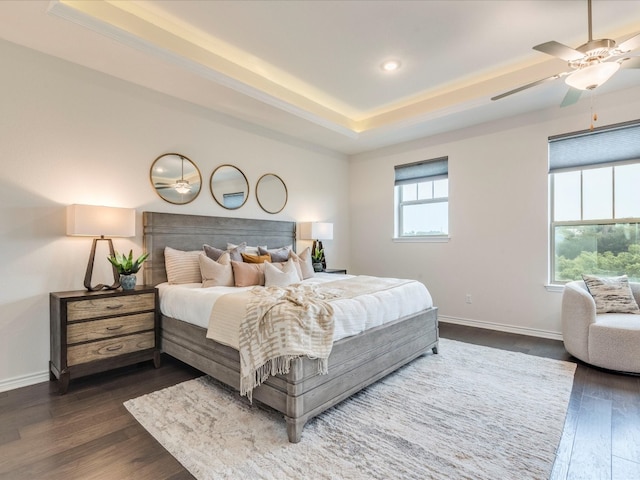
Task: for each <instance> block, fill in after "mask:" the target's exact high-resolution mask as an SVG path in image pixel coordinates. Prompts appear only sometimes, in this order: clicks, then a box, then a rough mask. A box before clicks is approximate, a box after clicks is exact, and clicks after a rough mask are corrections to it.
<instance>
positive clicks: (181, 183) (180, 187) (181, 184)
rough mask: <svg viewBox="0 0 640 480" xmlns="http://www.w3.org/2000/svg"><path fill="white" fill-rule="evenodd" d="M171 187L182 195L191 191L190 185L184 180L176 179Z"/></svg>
mask: <svg viewBox="0 0 640 480" xmlns="http://www.w3.org/2000/svg"><path fill="white" fill-rule="evenodd" d="M173 188H175V190H176V192H178V193H180V194H182V195H184V194H185V193H189V192H190V191H191V185H189V182H188V181H186V180H178V181H177V182H176V184H175V186H174V187H173Z"/></svg>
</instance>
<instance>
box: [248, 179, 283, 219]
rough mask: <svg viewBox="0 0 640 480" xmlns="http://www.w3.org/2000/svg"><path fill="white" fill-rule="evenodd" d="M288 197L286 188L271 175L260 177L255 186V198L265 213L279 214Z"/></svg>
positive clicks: (279, 180) (280, 180)
mask: <svg viewBox="0 0 640 480" xmlns="http://www.w3.org/2000/svg"><path fill="white" fill-rule="evenodd" d="M288 196H289V194H288V193H287V186H286V185H285V184H284V182H283V181H282V179H281V178H280V177H279V176H278V175H275V174H273V173H267V174H265V175H263V176H261V177H260V179H259V180H258V183H257V184H256V198H257V199H258V203H259V204H260V207H262V209H263V210H264V211H265V212H267V213H278V212H281V211H282V209H283V208H284V206H285V205H286V204H287V198H288Z"/></svg>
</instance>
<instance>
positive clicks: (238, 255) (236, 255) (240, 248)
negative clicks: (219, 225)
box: [202, 243, 257, 262]
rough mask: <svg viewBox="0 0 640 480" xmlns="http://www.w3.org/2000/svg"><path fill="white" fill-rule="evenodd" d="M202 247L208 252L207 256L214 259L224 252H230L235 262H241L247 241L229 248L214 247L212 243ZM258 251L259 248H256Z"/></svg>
mask: <svg viewBox="0 0 640 480" xmlns="http://www.w3.org/2000/svg"><path fill="white" fill-rule="evenodd" d="M227 245H231V244H230V243H227ZM202 248H203V250H204V253H206V254H207V257H209V258H210V259H212V260H218V258H219V257H220V255H222V254H223V253H224V252H229V255H231V260H233V261H234V262H241V261H242V253H243V252H244V250H245V248H246V243H241V244H240V245H234V246H233V248H227V250H221V249H219V248H216V247H212V246H211V245H207V244H205V245H203V246H202ZM256 253H257V249H256Z"/></svg>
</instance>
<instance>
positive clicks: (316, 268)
mask: <svg viewBox="0 0 640 480" xmlns="http://www.w3.org/2000/svg"><path fill="white" fill-rule="evenodd" d="M307 265H308V264H307ZM322 270H323V268H322V263H314V264H313V271H314V272H321V271H322Z"/></svg>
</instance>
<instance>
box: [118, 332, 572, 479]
mask: <svg viewBox="0 0 640 480" xmlns="http://www.w3.org/2000/svg"><path fill="white" fill-rule="evenodd" d="M439 351H440V353H439V354H438V355H432V354H428V355H426V356H423V357H421V358H419V359H417V360H415V361H413V362H412V363H410V364H409V365H407V366H405V367H403V368H402V369H400V370H398V371H397V372H395V373H393V374H391V375H389V376H387V377H385V378H384V379H382V380H380V381H379V382H377V383H375V384H374V385H371V386H370V387H368V388H366V389H365V390H363V391H361V392H360V393H358V394H356V395H354V396H352V397H351V398H349V399H347V400H345V401H343V402H342V403H340V404H338V405H337V406H336V407H334V408H331V409H329V410H327V411H326V412H324V413H322V414H321V415H320V416H318V417H316V418H314V419H312V420H310V421H309V422H308V423H307V425H306V426H305V428H304V431H303V434H302V441H301V442H300V443H298V444H291V443H289V442H288V440H287V433H286V425H285V421H284V419H283V417H282V415H281V414H279V413H277V412H274V411H273V410H271V409H269V408H268V407H264V406H260V405H258V404H257V403H255V402H254V404H253V405H251V404H249V402H248V401H247V400H246V398H244V397H242V398H241V397H239V395H238V394H237V393H235V392H233V391H231V390H230V389H228V388H226V387H224V386H222V385H221V384H219V383H218V382H216V381H215V380H212V379H211V378H210V377H208V376H204V377H200V378H197V379H195V380H190V381H187V382H184V383H181V384H178V385H175V386H173V387H169V388H166V389H163V390H160V391H157V392H153V393H150V394H148V395H144V396H142V397H139V398H136V399H133V400H128V401H127V402H125V406H126V408H127V409H128V410H129V411H130V412H131V413H132V414H133V416H134V417H135V418H136V419H137V420H138V421H139V422H140V423H141V424H142V425H143V426H144V428H145V429H147V431H149V433H151V435H153V436H154V437H155V438H156V439H157V440H158V441H159V442H160V443H161V444H162V445H163V446H164V447H165V448H166V449H167V450H168V451H169V452H170V453H171V454H172V455H173V456H174V457H175V458H176V459H177V460H178V461H179V462H180V463H181V464H182V465H184V467H185V468H186V469H187V470H189V472H191V473H192V474H193V475H194V476H195V477H196V478H197V479H199V480H206V479H227V478H228V479H249V478H250V479H278V480H280V479H420V480H424V479H473V480H480V479H491V480H496V479H509V478H513V479H516V478H517V479H547V478H549V474H550V473H551V469H552V467H553V461H554V458H555V451H556V448H557V446H558V443H559V441H560V436H561V433H562V429H563V424H564V419H565V414H566V411H567V406H568V402H569V396H570V394H571V388H572V384H573V374H574V371H575V364H573V363H569V362H561V361H557V360H551V359H547V358H540V357H534V356H530V355H525V354H522V353H514V352H507V351H503V350H497V349H493V348H487V347H481V346H477V345H470V344H466V343H461V342H457V341H453V340H446V339H441V341H440V349H439Z"/></svg>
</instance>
